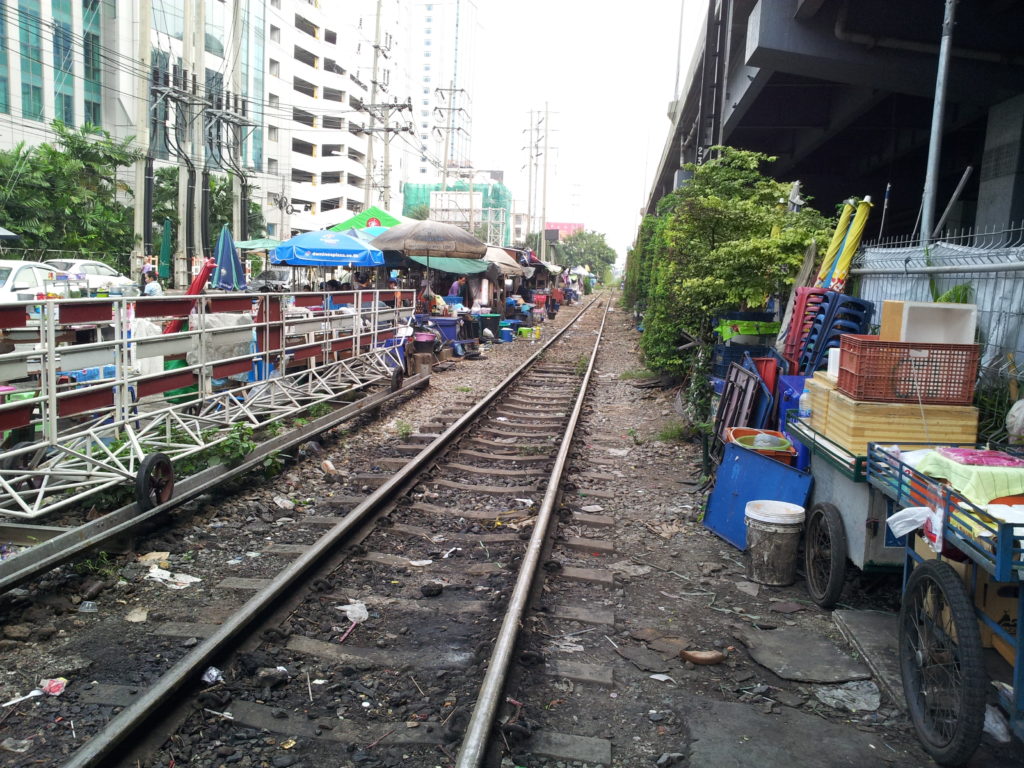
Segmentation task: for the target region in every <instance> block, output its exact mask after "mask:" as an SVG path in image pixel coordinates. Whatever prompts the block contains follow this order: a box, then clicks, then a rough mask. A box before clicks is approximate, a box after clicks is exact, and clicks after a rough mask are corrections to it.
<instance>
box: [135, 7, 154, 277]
mask: <svg viewBox="0 0 1024 768" xmlns="http://www.w3.org/2000/svg"><path fill="white" fill-rule="evenodd" d="M152 6H153V4H152V2H151V0H139V3H138V9H139V16H138V21H139V48H138V56H139V89H138V100H137V101H136V105H137V108H136V113H135V141H136V143H137V144H138V147H139V151H140V157H139V159H138V160H136V161H135V194H136V195H137V196H138V195H141V194H142V191H143V190H144V189H145V188H146V157H147V156H148V155H149V94H150V87H151V77H152V75H151V69H152V64H151V57H152V52H151V47H150V30H151V29H152V28H153V18H152V14H153V7H152ZM134 213H135V217H134V233H135V247H134V248H133V251H132V252H133V255H134V257H135V258H134V259H133V262H134V263H133V264H132V268H133V269H139V270H140V274H141V270H142V261H143V258H144V257H146V256H148V255H149V254H147V253H145V243H146V241H147V240H148V239H149V238H148V237H147V233H146V231H145V229H146V221H147V216H146V206H145V204H144V203H143V201H140V200H139V199H137V198H136V200H135V211H134Z"/></svg>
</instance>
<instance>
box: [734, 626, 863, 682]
mask: <svg viewBox="0 0 1024 768" xmlns="http://www.w3.org/2000/svg"><path fill="white" fill-rule="evenodd" d="M738 637H739V638H740V640H742V641H743V644H744V645H745V646H747V650H748V651H750V655H751V657H752V658H753V659H754V661H756V662H757V663H758V664H760V665H761V666H764V667H767V668H768V669H770V670H771V671H772V672H774V673H775V674H776V675H778V676H779V677H781V678H783V679H784V680H797V681H800V682H804V683H844V682H846V681H847V680H867V679H869V678H870V677H871V670H870V669H868V668H867V666H865V665H864V664H862V663H860V662H859V661H856V660H855V659H852V658H850V657H849V656H847V655H846V654H845V653H843V652H842V651H840V650H839V649H838V648H837V647H836V646H835V645H834V644H833V643H832V642H831V641H830V640H827V639H825V638H824V637H820V636H818V635H814V634H810V633H808V632H807V631H806V630H803V629H799V628H797V627H784V628H780V629H770V630H748V631H746V632H743V633H741V634H739V635H738Z"/></svg>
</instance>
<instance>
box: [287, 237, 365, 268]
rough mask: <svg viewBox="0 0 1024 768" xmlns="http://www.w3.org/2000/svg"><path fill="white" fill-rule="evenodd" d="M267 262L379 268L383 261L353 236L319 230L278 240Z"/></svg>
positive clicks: (297, 265) (307, 265) (293, 264)
mask: <svg viewBox="0 0 1024 768" xmlns="http://www.w3.org/2000/svg"><path fill="white" fill-rule="evenodd" d="M270 263H271V264H287V265H289V266H292V267H379V266H382V265H383V264H384V254H383V253H381V252H380V251H379V250H378V249H376V248H373V247H371V246H370V245H368V244H367V243H363V242H361V241H359V240H356V239H355V238H354V237H349V236H348V235H343V234H341V233H340V232H331V231H330V230H324V229H321V230H317V231H315V232H304V233H303V234H301V235H296V236H295V237H293V238H292V239H291V240H287V241H285V242H283V243H281V245H279V246H278V247H277V248H275V249H274V251H273V253H272V254H271V255H270Z"/></svg>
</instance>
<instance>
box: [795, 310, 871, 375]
mask: <svg viewBox="0 0 1024 768" xmlns="http://www.w3.org/2000/svg"><path fill="white" fill-rule="evenodd" d="M874 311H875V305H874V303H872V302H870V301H865V300H864V299H855V298H854V297H853V296H845V295H843V294H841V293H836V292H835V291H829V292H828V294H827V295H826V296H825V297H824V299H823V300H822V301H821V303H820V304H819V306H818V312H817V315H816V316H815V318H814V321H813V322H812V324H811V329H810V331H809V332H808V334H807V339H806V340H805V342H804V345H803V349H802V350H801V352H800V360H799V367H798V370H799V371H800V373H802V374H803V375H805V376H811V375H813V374H814V372H815V371H817V370H819V369H821V368H824V367H825V366H826V365H828V351H829V350H830V349H833V348H836V347H838V346H839V343H840V342H839V337H840V336H842V335H843V334H844V333H867V332H868V331H869V330H870V327H871V317H872V315H873V314H874Z"/></svg>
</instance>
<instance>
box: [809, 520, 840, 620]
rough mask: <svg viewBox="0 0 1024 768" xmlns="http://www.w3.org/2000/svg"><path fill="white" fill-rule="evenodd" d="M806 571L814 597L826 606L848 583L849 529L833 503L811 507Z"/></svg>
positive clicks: (829, 605)
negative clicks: (847, 553) (846, 528)
mask: <svg viewBox="0 0 1024 768" xmlns="http://www.w3.org/2000/svg"><path fill="white" fill-rule="evenodd" d="M804 571H805V575H806V576H807V592H808V593H809V594H810V596H811V600H813V601H814V602H816V603H817V604H818V605H820V606H821V607H822V608H826V609H828V608H832V607H834V606H835V604H836V603H837V602H838V601H839V596H840V595H841V594H842V593H843V585H844V584H845V583H846V531H845V530H844V529H843V518H842V516H841V515H840V514H839V510H838V509H836V508H835V507H834V506H833V505H832V504H827V503H825V502H819V503H818V504H815V505H814V506H813V507H811V512H810V514H809V515H808V517H807V534H806V537H805V538H804Z"/></svg>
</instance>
